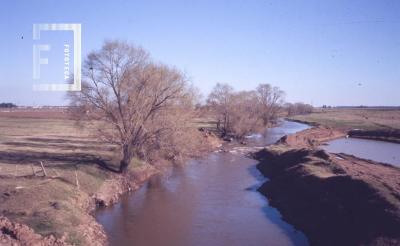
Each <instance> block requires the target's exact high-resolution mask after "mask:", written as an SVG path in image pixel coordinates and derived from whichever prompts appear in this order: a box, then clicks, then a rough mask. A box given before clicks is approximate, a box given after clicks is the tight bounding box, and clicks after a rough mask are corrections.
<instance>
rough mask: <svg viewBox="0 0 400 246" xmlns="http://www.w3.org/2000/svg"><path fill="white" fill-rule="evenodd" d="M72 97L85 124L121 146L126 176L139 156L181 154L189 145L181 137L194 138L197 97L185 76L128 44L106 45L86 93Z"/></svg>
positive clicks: (87, 70) (91, 68)
mask: <svg viewBox="0 0 400 246" xmlns="http://www.w3.org/2000/svg"><path fill="white" fill-rule="evenodd" d="M70 98H71V104H72V105H73V106H74V108H75V109H76V110H75V113H76V114H77V116H78V117H79V119H80V120H86V122H91V123H92V125H93V127H94V128H95V129H96V130H97V133H98V137H99V138H100V139H101V140H103V141H105V142H107V143H112V144H116V145H118V146H120V148H121V154H122V155H121V161H120V166H119V170H120V172H124V171H125V170H126V169H127V167H128V165H129V164H130V162H131V160H132V158H133V157H139V158H146V159H147V158H151V157H152V156H153V157H154V156H155V155H154V153H157V154H158V155H163V157H167V158H174V157H176V156H178V155H179V154H181V152H180V149H185V146H182V145H185V144H187V143H184V144H182V141H180V140H179V139H186V140H187V139H189V138H188V137H185V136H186V134H188V132H190V131H191V130H192V128H191V127H190V126H189V125H190V123H191V121H190V119H191V116H190V114H191V112H192V111H193V110H192V109H193V107H194V103H193V93H192V91H191V89H190V87H189V86H188V83H187V80H186V78H185V76H183V75H182V73H180V72H179V71H178V70H176V69H173V68H170V67H168V66H166V65H162V64H156V63H154V62H152V61H151V60H150V58H149V54H148V53H147V52H146V51H144V50H143V49H142V48H140V47H136V46H134V45H131V44H128V43H126V42H121V41H106V42H105V43H104V45H103V47H102V48H101V49H100V50H98V51H94V52H92V53H90V54H89V55H88V57H87V59H86V61H85V64H84V68H83V80H82V91H81V92H79V93H71V94H70ZM178 145H179V146H178ZM181 147H182V148H181Z"/></svg>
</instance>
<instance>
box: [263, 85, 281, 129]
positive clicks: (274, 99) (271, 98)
mask: <svg viewBox="0 0 400 246" xmlns="http://www.w3.org/2000/svg"><path fill="white" fill-rule="evenodd" d="M256 91H257V96H258V99H259V107H260V116H261V118H262V120H263V124H264V126H267V125H268V124H270V123H274V122H275V121H276V119H277V117H278V111H279V109H280V107H281V105H282V103H283V100H284V95H285V93H284V92H283V91H282V90H281V89H279V87H273V86H271V85H269V84H260V85H259V86H258V87H257V89H256Z"/></svg>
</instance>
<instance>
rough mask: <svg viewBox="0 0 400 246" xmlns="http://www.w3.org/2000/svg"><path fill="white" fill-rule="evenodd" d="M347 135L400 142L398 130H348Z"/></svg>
mask: <svg viewBox="0 0 400 246" xmlns="http://www.w3.org/2000/svg"><path fill="white" fill-rule="evenodd" d="M348 135H349V136H350V137H353V138H364V139H372V140H379V141H386V142H393V143H400V130H397V129H388V130H350V131H349V132H348Z"/></svg>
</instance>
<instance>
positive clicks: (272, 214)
mask: <svg viewBox="0 0 400 246" xmlns="http://www.w3.org/2000/svg"><path fill="white" fill-rule="evenodd" d="M247 171H248V172H249V173H250V174H251V175H252V176H253V177H254V178H255V179H256V180H257V181H258V182H257V183H256V184H254V185H252V186H250V187H248V188H246V190H247V191H250V192H256V193H257V195H258V196H260V197H262V200H263V201H265V203H266V204H265V206H263V207H262V211H263V213H264V215H265V217H266V218H267V219H268V220H269V221H271V222H272V223H273V224H275V225H276V226H278V227H279V228H280V229H281V230H282V232H284V234H285V235H286V236H287V237H288V238H290V240H291V241H292V243H293V245H309V243H308V240H307V237H306V236H305V235H304V233H302V232H301V231H298V230H296V229H295V228H294V227H293V226H292V225H290V224H288V223H287V222H285V221H284V220H283V219H282V215H281V214H280V213H279V211H278V210H277V209H276V208H274V207H271V206H270V205H269V202H268V198H266V197H265V196H263V195H262V194H261V193H260V192H258V188H260V186H261V185H263V184H264V183H265V182H268V178H266V177H264V176H263V175H262V174H261V173H260V171H258V169H257V167H256V165H251V166H250V167H249V168H247Z"/></svg>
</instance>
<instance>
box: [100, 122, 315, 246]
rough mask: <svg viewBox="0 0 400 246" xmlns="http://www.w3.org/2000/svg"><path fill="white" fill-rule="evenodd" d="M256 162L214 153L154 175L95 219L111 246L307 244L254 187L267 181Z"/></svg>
mask: <svg viewBox="0 0 400 246" xmlns="http://www.w3.org/2000/svg"><path fill="white" fill-rule="evenodd" d="M305 128H307V126H305V125H303V124H299V123H294V122H284V124H283V125H281V126H280V127H277V128H274V129H270V130H269V132H268V133H269V134H268V135H267V137H264V136H258V137H257V136H255V137H253V138H252V140H249V141H250V142H251V144H252V145H260V144H264V143H272V142H275V141H276V140H277V139H279V138H280V137H281V136H283V135H284V134H286V133H293V132H296V131H299V130H302V129H305ZM255 164H256V161H254V160H252V159H249V158H246V157H244V156H243V155H238V154H232V153H212V154H209V155H208V156H207V157H205V158H203V159H199V160H193V161H190V162H189V163H188V164H187V165H185V166H183V167H176V168H173V169H171V171H170V172H169V173H167V174H165V175H162V176H155V177H153V178H152V179H151V180H150V181H149V182H148V183H146V184H145V185H144V186H143V187H142V188H141V189H140V190H138V191H137V192H135V193H134V194H131V195H127V196H124V197H123V198H122V200H121V202H119V203H118V204H116V205H114V206H113V207H110V208H105V209H101V210H99V211H98V212H97V213H96V218H97V220H98V221H99V222H100V223H101V224H102V225H103V226H104V228H105V230H106V233H107V235H108V237H109V241H110V244H111V245H201V246H204V245H307V239H306V238H305V236H304V235H303V234H302V233H301V232H298V231H296V230H295V229H294V228H293V227H292V226H291V225H289V224H287V223H285V222H284V221H282V220H281V218H280V214H279V212H278V211H277V210H276V209H274V208H272V207H269V206H268V201H267V200H266V199H265V198H264V197H263V196H262V195H260V194H259V193H258V192H257V191H256V189H257V187H258V186H259V185H260V184H261V183H262V181H264V178H263V177H262V176H261V174H260V173H259V172H258V170H257V169H256V168H255Z"/></svg>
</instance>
